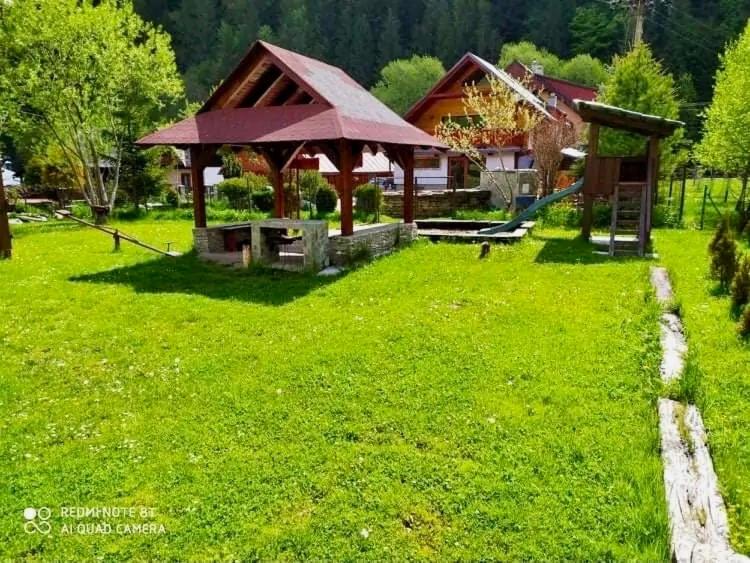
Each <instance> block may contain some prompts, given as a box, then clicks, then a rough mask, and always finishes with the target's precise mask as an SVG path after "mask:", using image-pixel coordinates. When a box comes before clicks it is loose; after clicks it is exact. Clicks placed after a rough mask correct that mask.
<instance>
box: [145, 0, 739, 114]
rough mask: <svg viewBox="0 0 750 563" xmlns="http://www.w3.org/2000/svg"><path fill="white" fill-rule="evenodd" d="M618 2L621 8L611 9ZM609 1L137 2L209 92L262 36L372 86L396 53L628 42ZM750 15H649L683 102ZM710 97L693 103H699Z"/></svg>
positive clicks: (687, 8)
mask: <svg viewBox="0 0 750 563" xmlns="http://www.w3.org/2000/svg"><path fill="white" fill-rule="evenodd" d="M612 4H618V5H620V7H615V8H613V7H612ZM622 4H627V1H625V2H623V1H618V2H611V1H610V0H528V1H526V2H518V1H516V0H381V1H380V2H371V1H369V0H135V7H136V10H137V11H138V12H139V13H140V14H141V15H142V16H143V17H144V18H145V19H147V20H150V21H152V22H154V23H157V24H159V25H161V26H163V27H164V29H165V30H166V31H168V32H169V33H170V34H171V35H172V37H173V43H174V48H175V51H176V55H177V62H178V65H179V68H180V70H181V71H182V73H183V75H184V77H185V81H186V87H187V92H188V96H189V97H190V98H191V99H192V100H196V99H201V98H203V97H204V96H205V95H206V94H207V93H208V92H209V91H210V89H211V88H212V87H214V86H215V85H216V83H217V82H218V81H219V80H220V79H221V77H222V76H225V75H226V72H227V70H228V69H229V68H231V67H232V65H233V64H234V63H235V62H236V61H237V59H238V58H239V57H240V56H241V54H242V53H243V51H244V50H245V49H246V47H247V45H248V44H249V43H251V42H252V41H253V40H255V39H257V38H264V39H270V40H272V41H273V42H275V43H277V44H280V45H282V46H285V47H288V48H290V49H293V50H297V51H300V52H303V53H307V54H309V55H312V56H315V57H318V58H322V59H323V60H326V61H328V62H331V63H333V64H335V65H338V66H341V67H343V68H345V69H346V70H347V71H348V72H349V73H350V74H351V75H352V76H353V77H354V78H356V79H357V80H358V81H360V82H362V83H363V84H365V85H366V86H367V87H371V86H373V85H374V84H375V83H376V82H377V81H378V79H379V72H380V70H381V69H382V68H383V67H384V66H385V65H386V64H387V63H388V62H390V61H392V60H394V59H398V58H401V57H406V58H408V57H410V56H412V55H430V56H434V57H437V58H438V59H439V60H440V61H441V62H442V63H443V64H444V65H445V66H446V67H448V66H450V65H452V64H453V63H454V62H455V61H456V60H457V59H458V58H459V57H460V56H461V55H462V54H463V53H464V52H466V51H469V50H470V51H473V52H475V53H477V54H479V55H480V56H483V57H485V58H487V59H488V60H491V61H493V62H495V61H497V60H498V56H499V53H500V49H501V47H502V46H503V45H504V44H506V43H510V42H519V41H522V40H527V41H530V42H532V43H533V44H535V45H537V46H538V47H542V48H545V49H547V50H548V51H549V52H550V53H551V54H553V55H555V56H556V57H559V58H561V59H563V60H569V59H573V58H574V57H575V56H576V55H591V56H593V57H596V58H598V59H601V60H602V61H604V62H605V63H609V61H610V60H611V58H612V56H613V55H615V54H617V53H621V52H623V50H624V48H625V46H626V42H627V41H626V38H627V37H628V36H629V35H630V34H631V33H632V25H633V24H632V18H630V17H628V14H627V12H626V11H625V10H624V9H623V8H622V7H621V5H622ZM748 16H750V0H669V1H668V2H667V1H659V2H655V3H654V7H653V8H652V9H650V10H649V11H648V12H647V14H646V20H645V24H644V28H645V39H646V41H647V42H648V43H649V44H650V45H651V47H652V48H653V51H654V56H655V57H656V58H657V59H659V60H661V61H663V63H664V66H665V69H666V70H668V71H669V72H670V73H671V74H672V75H673V76H674V77H675V78H676V81H677V86H678V88H679V90H680V94H681V96H682V98H683V100H684V101H686V102H688V103H690V104H702V103H704V102H706V101H708V100H710V95H711V91H712V87H713V78H714V75H715V73H716V69H717V67H718V63H719V57H718V55H719V53H720V52H721V51H722V50H723V48H724V45H725V44H726V43H727V42H728V41H729V40H730V39H733V38H736V37H737V36H738V35H739V33H740V32H741V31H742V29H743V27H744V25H745V22H746V21H747V18H748ZM695 107H699V109H702V106H697V105H696V106H691V108H693V109H694V108H695Z"/></svg>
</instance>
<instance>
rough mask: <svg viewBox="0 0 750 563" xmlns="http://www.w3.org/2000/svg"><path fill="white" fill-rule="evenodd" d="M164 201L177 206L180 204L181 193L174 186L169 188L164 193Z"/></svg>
mask: <svg viewBox="0 0 750 563" xmlns="http://www.w3.org/2000/svg"><path fill="white" fill-rule="evenodd" d="M164 203H166V204H167V205H169V206H171V207H177V206H179V205H180V194H178V193H177V190H175V189H174V188H168V189H167V190H166V192H165V193H164Z"/></svg>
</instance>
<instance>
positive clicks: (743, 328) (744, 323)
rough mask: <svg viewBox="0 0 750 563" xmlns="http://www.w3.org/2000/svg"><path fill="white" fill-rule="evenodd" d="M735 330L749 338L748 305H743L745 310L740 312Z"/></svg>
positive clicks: (749, 311) (749, 309) (749, 315)
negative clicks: (738, 322) (740, 315)
mask: <svg viewBox="0 0 750 563" xmlns="http://www.w3.org/2000/svg"><path fill="white" fill-rule="evenodd" d="M737 332H739V333H740V336H741V337H742V338H750V307H745V312H744V313H742V317H741V318H740V324H739V326H738V327H737Z"/></svg>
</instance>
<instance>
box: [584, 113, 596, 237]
mask: <svg viewBox="0 0 750 563" xmlns="http://www.w3.org/2000/svg"><path fill="white" fill-rule="evenodd" d="M598 153H599V124H598V123H592V124H591V125H590V126H589V153H588V155H587V156H586V170H585V171H584V176H583V178H584V180H583V220H582V223H581V236H582V237H583V238H584V239H585V240H589V239H590V238H591V226H592V224H593V222H594V198H593V196H592V193H591V192H592V190H593V189H594V184H595V183H596V182H597V157H598Z"/></svg>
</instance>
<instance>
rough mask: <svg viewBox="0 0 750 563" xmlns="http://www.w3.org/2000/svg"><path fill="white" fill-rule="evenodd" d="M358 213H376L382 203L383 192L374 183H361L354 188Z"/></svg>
mask: <svg viewBox="0 0 750 563" xmlns="http://www.w3.org/2000/svg"><path fill="white" fill-rule="evenodd" d="M354 197H355V198H356V199H357V211H358V212H359V213H374V214H375V215H378V214H379V213H380V208H381V206H382V205H383V192H382V191H380V187H379V186H376V185H375V184H362V185H361V186H357V187H356V188H355V189H354Z"/></svg>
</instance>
